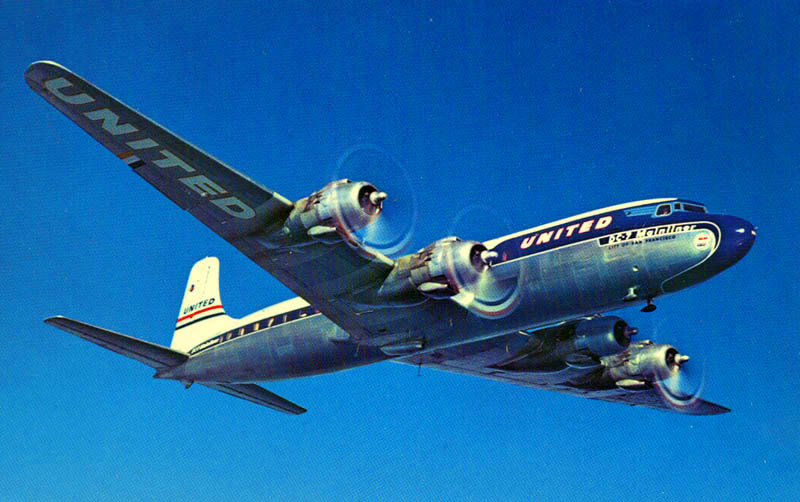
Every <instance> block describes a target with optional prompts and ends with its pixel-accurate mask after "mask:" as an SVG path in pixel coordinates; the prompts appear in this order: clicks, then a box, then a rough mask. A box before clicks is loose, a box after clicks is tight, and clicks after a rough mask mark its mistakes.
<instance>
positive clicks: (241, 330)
mask: <svg viewBox="0 0 800 502" xmlns="http://www.w3.org/2000/svg"><path fill="white" fill-rule="evenodd" d="M242 335H244V328H239V336H242Z"/></svg>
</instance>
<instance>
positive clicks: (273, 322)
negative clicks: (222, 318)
mask: <svg viewBox="0 0 800 502" xmlns="http://www.w3.org/2000/svg"><path fill="white" fill-rule="evenodd" d="M314 314H319V310H317V309H316V308H314V307H312V306H310V305H309V306H308V307H303V308H301V309H297V310H292V311H291V312H284V313H283V314H280V315H277V316H273V317H268V318H266V319H261V320H260V321H256V322H254V323H252V324H248V325H247V326H242V327H241V328H238V329H235V330H233V331H228V332H227V333H225V334H224V335H221V336H220V342H227V341H228V340H232V339H234V338H238V337H240V336H242V335H246V334H248V333H254V332H256V331H258V330H260V329H267V328H271V327H273V326H278V325H279V324H283V323H285V322H289V321H296V320H297V319H302V318H304V317H308V316H310V315H314Z"/></svg>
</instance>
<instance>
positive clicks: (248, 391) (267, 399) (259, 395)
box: [198, 382, 306, 415]
mask: <svg viewBox="0 0 800 502" xmlns="http://www.w3.org/2000/svg"><path fill="white" fill-rule="evenodd" d="M198 383H199V384H200V385H203V386H205V387H208V388H209V389H214V390H218V391H220V392H224V393H225V394H228V395H231V396H234V397H238V398H241V399H245V400H247V401H250V402H251V403H255V404H260V405H261V406H266V407H268V408H272V409H273V410H277V411H282V412H283V413H289V414H290V415H300V414H302V413H305V412H306V409H305V408H302V407H300V406H297V405H296V404H294V403H293V402H291V401H288V400H286V399H284V398H282V397H281V396H279V395H277V394H273V393H272V392H270V391H268V390H267V389H265V388H263V387H260V386H258V385H256V384H252V383H211V382H202V383H200V382H198Z"/></svg>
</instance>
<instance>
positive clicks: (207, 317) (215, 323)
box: [170, 256, 233, 352]
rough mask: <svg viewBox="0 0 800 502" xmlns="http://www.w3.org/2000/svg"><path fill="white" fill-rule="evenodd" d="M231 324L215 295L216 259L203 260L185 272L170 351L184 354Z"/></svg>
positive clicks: (216, 289) (217, 264) (210, 257)
mask: <svg viewBox="0 0 800 502" xmlns="http://www.w3.org/2000/svg"><path fill="white" fill-rule="evenodd" d="M232 324H233V319H231V318H230V317H228V316H227V315H226V314H225V309H224V308H223V306H222V300H221V299H220V296H219V260H218V259H217V258H215V257H213V256H209V257H207V258H203V259H202V260H200V261H198V262H197V263H195V264H194V266H193V267H192V271H191V272H190V273H189V281H188V282H187V283H186V291H185V292H184V295H183V302H182V303H181V309H180V311H179V312H178V322H177V324H176V325H175V334H174V335H173V336H172V343H171V344H170V348H171V349H174V350H179V351H181V352H188V351H189V349H191V348H192V347H194V346H196V345H197V344H199V343H201V342H202V341H204V340H206V339H208V338H209V337H210V336H212V335H214V334H216V333H219V332H220V331H224V330H225V329H226V328H228V327H229V326H230V325H232Z"/></svg>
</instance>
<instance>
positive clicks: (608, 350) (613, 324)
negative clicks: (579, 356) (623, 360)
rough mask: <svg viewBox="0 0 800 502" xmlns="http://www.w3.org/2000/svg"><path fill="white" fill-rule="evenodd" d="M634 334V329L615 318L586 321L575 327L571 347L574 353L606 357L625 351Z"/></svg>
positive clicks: (635, 331)
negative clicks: (582, 352)
mask: <svg viewBox="0 0 800 502" xmlns="http://www.w3.org/2000/svg"><path fill="white" fill-rule="evenodd" d="M636 333H637V330H636V328H632V327H630V326H628V323H626V322H625V321H623V320H622V319H620V318H619V317H616V316H608V317H598V318H595V319H587V320H585V321H580V322H579V323H578V324H576V325H575V335H574V336H573V338H572V343H571V345H572V348H573V350H574V351H581V350H587V351H588V352H589V353H591V354H592V355H593V356H597V357H602V356H608V355H611V354H618V353H620V352H622V351H623V350H625V349H627V348H628V346H629V345H630V344H631V338H632V337H633V335H635V334H636Z"/></svg>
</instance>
